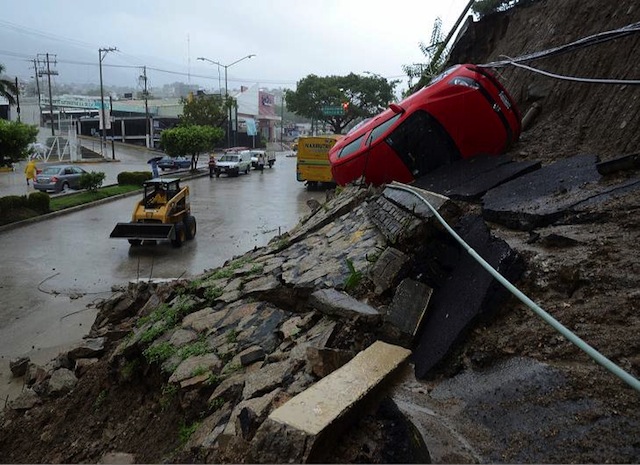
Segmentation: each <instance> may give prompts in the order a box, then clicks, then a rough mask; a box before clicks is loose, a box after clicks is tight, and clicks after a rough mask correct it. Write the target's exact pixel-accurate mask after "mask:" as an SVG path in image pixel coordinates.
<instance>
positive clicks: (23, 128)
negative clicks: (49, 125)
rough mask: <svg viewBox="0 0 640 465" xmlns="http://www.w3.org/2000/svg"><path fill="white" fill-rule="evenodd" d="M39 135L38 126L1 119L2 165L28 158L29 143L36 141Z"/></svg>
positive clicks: (0, 158)
mask: <svg viewBox="0 0 640 465" xmlns="http://www.w3.org/2000/svg"><path fill="white" fill-rule="evenodd" d="M37 136H38V128H37V127H36V126H31V125H29V124H22V123H18V122H17V121H6V120H3V119H0V166H4V165H10V164H11V163H14V162H17V161H20V160H22V159H24V158H26V157H27V156H28V155H29V149H28V146H29V144H30V143H32V142H35V141H36V137H37Z"/></svg>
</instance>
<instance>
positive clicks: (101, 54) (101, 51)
mask: <svg viewBox="0 0 640 465" xmlns="http://www.w3.org/2000/svg"><path fill="white" fill-rule="evenodd" d="M117 50H118V49H117V48H114V47H108V48H101V49H98V57H99V59H100V60H99V61H100V63H99V64H100V118H101V121H102V128H101V135H102V137H101V139H102V140H101V142H100V154H101V155H103V153H102V151H103V148H104V146H105V144H106V140H107V136H106V134H107V120H106V119H105V116H104V88H103V86H102V60H103V59H104V57H105V56H106V55H107V53H109V52H115V51H117Z"/></svg>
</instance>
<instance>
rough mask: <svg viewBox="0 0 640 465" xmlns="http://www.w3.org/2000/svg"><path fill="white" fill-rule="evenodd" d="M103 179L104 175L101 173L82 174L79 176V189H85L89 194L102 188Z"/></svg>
mask: <svg viewBox="0 0 640 465" xmlns="http://www.w3.org/2000/svg"><path fill="white" fill-rule="evenodd" d="M105 177H106V175H105V174H104V173H103V172H95V171H92V172H91V173H84V174H83V175H82V176H80V181H79V185H80V188H81V189H87V190H88V191H90V192H95V191H97V190H98V188H99V187H100V186H102V183H103V182H104V178H105Z"/></svg>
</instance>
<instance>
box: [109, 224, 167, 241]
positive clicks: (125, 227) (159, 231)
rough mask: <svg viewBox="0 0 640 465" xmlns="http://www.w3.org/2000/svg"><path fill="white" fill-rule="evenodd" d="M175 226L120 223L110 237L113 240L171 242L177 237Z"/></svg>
mask: <svg viewBox="0 0 640 465" xmlns="http://www.w3.org/2000/svg"><path fill="white" fill-rule="evenodd" d="M174 228H175V225H173V224H153V223H118V224H116V227H115V228H113V231H111V234H110V235H109V237H110V238H112V239H118V238H122V239H137V240H141V241H144V240H169V239H172V238H173V237H174V236H175V233H174Z"/></svg>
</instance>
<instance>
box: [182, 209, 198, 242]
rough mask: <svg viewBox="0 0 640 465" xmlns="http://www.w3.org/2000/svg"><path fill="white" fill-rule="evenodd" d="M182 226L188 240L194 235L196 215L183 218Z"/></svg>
mask: <svg viewBox="0 0 640 465" xmlns="http://www.w3.org/2000/svg"><path fill="white" fill-rule="evenodd" d="M184 228H185V230H186V232H187V240H188V241H190V240H191V239H193V238H194V237H196V230H197V228H196V217H195V216H193V215H189V216H187V217H186V218H185V220H184Z"/></svg>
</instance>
